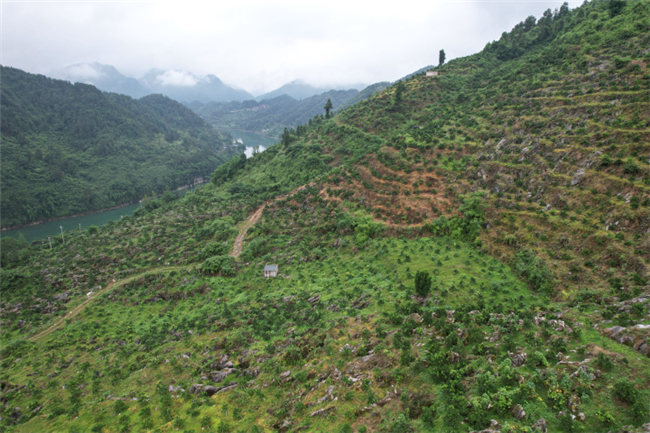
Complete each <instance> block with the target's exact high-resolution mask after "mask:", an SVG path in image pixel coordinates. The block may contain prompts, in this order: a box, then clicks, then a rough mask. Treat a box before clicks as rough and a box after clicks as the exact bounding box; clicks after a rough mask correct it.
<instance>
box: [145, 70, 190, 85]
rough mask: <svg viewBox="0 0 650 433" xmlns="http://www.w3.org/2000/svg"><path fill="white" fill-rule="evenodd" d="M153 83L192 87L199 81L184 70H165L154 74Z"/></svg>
mask: <svg viewBox="0 0 650 433" xmlns="http://www.w3.org/2000/svg"><path fill="white" fill-rule="evenodd" d="M154 81H155V83H156V84H157V85H159V86H177V87H192V86H196V85H197V83H198V82H199V80H198V78H197V77H196V76H194V75H193V74H191V73H189V72H185V71H165V72H163V73H162V74H160V75H158V76H156V78H155V80H154Z"/></svg>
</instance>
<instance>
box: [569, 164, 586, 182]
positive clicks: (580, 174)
mask: <svg viewBox="0 0 650 433" xmlns="http://www.w3.org/2000/svg"><path fill="white" fill-rule="evenodd" d="M585 173H586V171H585V170H584V169H582V168H581V169H579V170H578V171H576V174H575V176H573V179H571V186H576V185H577V184H578V183H580V181H581V180H582V178H583V176H584V175H585Z"/></svg>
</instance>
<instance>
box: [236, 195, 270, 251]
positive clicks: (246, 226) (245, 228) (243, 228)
mask: <svg viewBox="0 0 650 433" xmlns="http://www.w3.org/2000/svg"><path fill="white" fill-rule="evenodd" d="M264 206H266V203H264V204H263V205H262V206H260V208H259V209H258V210H257V211H255V213H254V214H253V215H251V217H250V218H248V220H247V221H246V222H245V223H244V225H243V226H241V228H240V229H239V233H237V237H236V238H235V244H234V245H233V247H232V253H230V255H231V256H233V257H239V255H240V254H241V251H242V245H243V243H244V236H246V232H247V231H248V229H249V228H251V227H253V225H254V224H255V223H256V222H257V221H258V220H259V219H260V217H261V216H262V211H263V210H264Z"/></svg>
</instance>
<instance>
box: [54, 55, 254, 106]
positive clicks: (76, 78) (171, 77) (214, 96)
mask: <svg viewBox="0 0 650 433" xmlns="http://www.w3.org/2000/svg"><path fill="white" fill-rule="evenodd" d="M54 75H55V77H56V78H60V79H63V80H67V81H71V82H81V83H85V84H92V85H94V86H95V87H97V88H98V89H100V90H103V91H105V92H112V93H121V94H123V95H127V96H131V97H133V98H141V97H143V96H146V95H151V94H155V93H161V94H163V95H165V96H168V97H169V98H171V99H175V100H176V101H178V102H181V103H189V102H192V101H199V102H202V103H208V102H211V101H215V102H230V101H244V100H247V99H253V95H251V94H250V93H248V92H246V91H245V90H242V89H239V88H235V87H232V86H229V85H227V84H225V83H224V82H223V81H221V80H220V79H219V78H218V77H217V76H216V75H214V74H209V75H205V76H201V75H196V74H194V73H192V72H189V71H184V70H180V69H168V70H165V69H150V70H149V71H147V73H146V74H145V75H144V76H143V77H142V78H141V79H140V80H137V79H135V78H132V77H127V76H125V75H122V74H121V73H120V72H119V71H118V70H117V69H116V68H115V67H114V66H111V65H104V64H101V63H99V62H88V63H76V64H73V65H69V66H67V67H65V68H64V69H63V70H61V71H58V72H57V73H55V74H54Z"/></svg>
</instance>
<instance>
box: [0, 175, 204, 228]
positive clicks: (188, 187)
mask: <svg viewBox="0 0 650 433" xmlns="http://www.w3.org/2000/svg"><path fill="white" fill-rule="evenodd" d="M206 183H207V182H205V181H204V182H201V183H195V184H193V185H189V184H188V185H181V186H179V187H178V188H176V190H175V191H177V192H178V191H184V190H187V189H190V188H196V187H198V186H201V185H204V184H206ZM160 197H162V194H159V195H158V198H160ZM141 201H142V200H138V201H133V202H130V203H124V204H121V205H118V206H113V207H108V208H105V209H100V210H91V211H88V212H82V213H78V214H73V215H65V216H61V217H56V218H49V219H45V220H40V221H33V222H31V223H27V224H22V225H17V226H10V227H4V228H1V229H0V233H2V232H6V231H10V230H20V229H24V228H27V227H32V226H37V225H39V224H43V223H49V222H53V221H60V220H65V219H68V218H77V217H82V216H88V215H95V214H99V213H102V212H108V211H111V210H116V209H122V208H124V207H127V206H131V205H134V204H136V203H140V202H141Z"/></svg>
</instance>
